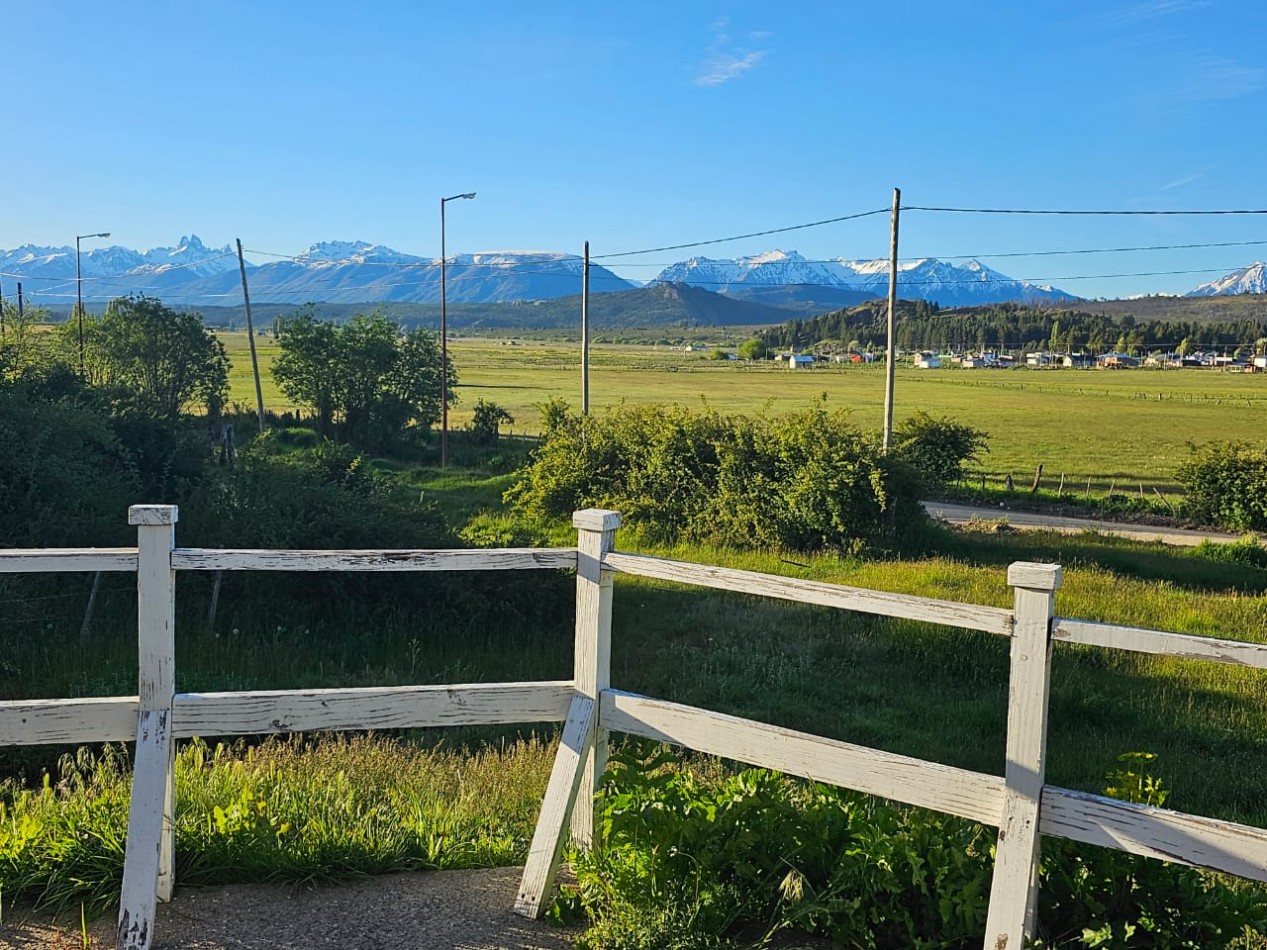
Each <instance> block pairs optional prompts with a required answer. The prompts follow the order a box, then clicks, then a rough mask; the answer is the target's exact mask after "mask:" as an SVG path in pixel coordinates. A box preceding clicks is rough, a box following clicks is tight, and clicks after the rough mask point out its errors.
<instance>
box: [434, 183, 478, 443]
mask: <svg viewBox="0 0 1267 950" xmlns="http://www.w3.org/2000/svg"><path fill="white" fill-rule="evenodd" d="M474 197H475V192H473V191H468V192H466V193H465V194H461V195H451V196H450V197H448V198H441V199H440V467H441V468H448V466H449V294H448V284H447V283H446V270H445V268H446V261H445V248H444V206H445V205H446V204H448V203H449V202H450V201H457V200H458V199H459V198H465V199H467V200H470V199H472V198H474Z"/></svg>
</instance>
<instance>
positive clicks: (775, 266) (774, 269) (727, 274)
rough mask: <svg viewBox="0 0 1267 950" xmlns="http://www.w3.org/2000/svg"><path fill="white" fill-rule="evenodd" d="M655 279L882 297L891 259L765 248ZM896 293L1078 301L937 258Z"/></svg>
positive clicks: (737, 290) (911, 269)
mask: <svg viewBox="0 0 1267 950" xmlns="http://www.w3.org/2000/svg"><path fill="white" fill-rule="evenodd" d="M656 280H657V281H672V282H681V283H687V284H693V285H695V286H699V287H705V288H707V289H709V290H713V291H717V292H718V293H729V294H735V295H736V296H746V295H747V294H748V293H749V291H750V289H751V288H753V287H758V286H760V287H773V286H792V285H800V286H818V287H825V288H839V289H845V290H852V291H861V292H864V293H866V294H867V295H869V296H875V297H882V296H884V295H885V294H887V293H888V286H889V262H888V261H886V260H874V261H851V260H847V259H845V258H843V257H839V258H832V259H827V260H817V261H813V260H807V259H806V258H804V257H802V256H801V255H800V254H798V253H796V252H795V251H767V252H765V253H763V254H755V255H752V256H750V257H739V258H735V259H733V260H713V259H710V258H706V257H693V258H690V259H689V260H686V261H681V262H679V263H677V264H672V265H670V266H669V267H666V268H665V269H664V270H663V271H661V272H660V274H659V275H658V276H657V277H656ZM898 294H899V295H900V296H901V297H904V298H906V299H922V300H932V301H936V302H937V303H939V304H941V305H943V306H952V307H953V306H964V305H969V304H978V303H993V302H997V301H1003V300H1025V301H1032V300H1076V299H1077V298H1076V297H1075V296H1074V295H1073V294H1069V293H1065V292H1064V291H1062V290H1058V289H1057V288H1055V287H1050V286H1040V285H1038V284H1031V283H1027V282H1025V281H1019V280H1015V279H1014V278H1011V277H1008V276H1007V275H1006V274H1002V273H1000V272H999V271H996V270H992V269H991V268H989V267H986V266H985V265H984V264H982V263H980V262H979V261H967V262H965V263H963V264H949V263H947V262H945V261H939V260H937V259H935V258H925V259H923V260H918V261H904V262H901V263H899V264H898Z"/></svg>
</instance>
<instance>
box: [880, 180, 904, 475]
mask: <svg viewBox="0 0 1267 950" xmlns="http://www.w3.org/2000/svg"><path fill="white" fill-rule="evenodd" d="M901 205H902V189H901V188H894V189H893V222H892V226H891V228H890V234H889V321H888V330H889V338H888V343H887V344H886V346H885V362H886V366H885V377H884V451H885V452H887V451H888V450H889V445H890V443H891V442H892V441H893V371H894V369H895V366H894V364H895V363H896V362H897V331H896V322H897V318H896V313H897V225H898V212H899V211H900V210H901Z"/></svg>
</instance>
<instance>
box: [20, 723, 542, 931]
mask: <svg viewBox="0 0 1267 950" xmlns="http://www.w3.org/2000/svg"><path fill="white" fill-rule="evenodd" d="M552 759H553V748H552V746H551V744H550V743H548V742H545V741H540V740H536V739H530V740H526V741H520V742H516V743H513V744H509V745H505V746H503V747H500V748H495V747H484V748H481V749H479V750H475V751H471V750H467V751H457V750H455V751H449V750H444V749H425V748H420V747H418V746H415V745H410V744H407V743H402V742H398V741H395V740H392V739H388V738H382V737H375V736H354V737H343V738H318V739H311V740H309V739H304V738H302V737H295V738H289V739H269V740H267V741H265V742H263V743H261V744H258V745H254V746H251V745H245V744H241V743H239V744H236V745H232V746H225V745H215V746H211V745H208V744H207V743H204V742H201V741H198V740H194V741H193V742H191V743H189V744H187V745H186V746H185V747H184V748H182V749H181V750H180V752H179V754H178V755H177V757H176V802H177V806H176V876H177V880H178V881H180V882H181V883H183V884H227V883H233V882H238V881H257V882H268V881H294V882H322V881H336V880H342V879H347V878H350V877H355V876H359V875H365V874H379V873H384V872H387V871H400V870H416V869H423V868H476V867H500V866H505V865H511V864H516V863H519V862H521V861H522V860H523V857H524V854H525V853H526V850H527V843H528V841H529V839H530V838H531V835H532V829H533V825H534V823H535V821H536V817H537V812H538V811H539V809H540V804H541V797H542V795H543V794H544V792H545V783H546V779H547V777H548V775H549V770H550V765H551V762H552ZM130 787H131V775H130V767H129V762H128V757H127V752H126V750H125V749H124V748H122V747H119V746H107V747H104V748H103V749H101V750H99V751H96V752H93V751H90V750H88V749H81V750H79V752H78V753H77V754H75V755H74V756H67V757H65V758H63V760H62V762H61V764H60V767H59V768H58V770H57V773H56V774H55V775H49V774H47V773H46V774H45V777H44V781H43V782H42V784H41V785H39V787H36V788H23V787H21V786H20V785H19V784H18V783H16V782H15V781H13V780H9V781H6V782H4V783H3V784H0V887H2V888H3V894H4V898H5V899H6V900H10V901H11V900H22V899H26V900H30V901H33V902H34V903H36V904H37V905H41V906H47V907H50V908H52V909H61V908H63V907H66V906H69V905H71V904H72V903H74V902H78V901H84V902H86V903H88V904H89V905H90V906H93V907H95V908H97V909H101V908H104V907H106V906H108V905H110V904H112V903H113V902H114V901H116V900H117V899H118V893H119V887H120V884H121V882H122V874H123V854H124V843H125V838H126V834H127V821H128V800H129V792H130Z"/></svg>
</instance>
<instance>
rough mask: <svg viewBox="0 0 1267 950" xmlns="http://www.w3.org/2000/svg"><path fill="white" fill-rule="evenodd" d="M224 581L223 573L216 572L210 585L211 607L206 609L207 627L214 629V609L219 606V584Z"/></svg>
mask: <svg viewBox="0 0 1267 950" xmlns="http://www.w3.org/2000/svg"><path fill="white" fill-rule="evenodd" d="M223 581H224V571H216V576H215V580H214V581H212V583H211V606H210V607H209V608H207V626H208V627H213V628H214V627H215V625H216V609H217V608H218V607H219V606H220V584H221V583H222V582H223Z"/></svg>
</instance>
